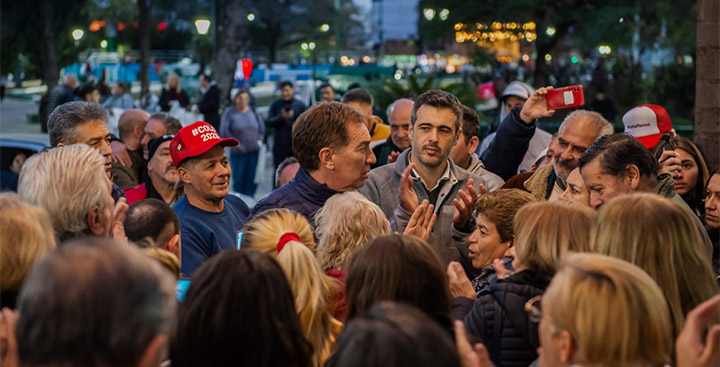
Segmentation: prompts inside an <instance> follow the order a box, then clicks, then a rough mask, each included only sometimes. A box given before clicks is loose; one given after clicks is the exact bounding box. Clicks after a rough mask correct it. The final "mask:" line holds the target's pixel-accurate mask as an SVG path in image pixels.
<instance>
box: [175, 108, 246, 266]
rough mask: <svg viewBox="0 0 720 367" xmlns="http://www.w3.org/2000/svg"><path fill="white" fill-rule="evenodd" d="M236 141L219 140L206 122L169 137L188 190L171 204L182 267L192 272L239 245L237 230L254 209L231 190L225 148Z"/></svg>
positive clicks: (235, 143) (215, 132)
mask: <svg viewBox="0 0 720 367" xmlns="http://www.w3.org/2000/svg"><path fill="white" fill-rule="evenodd" d="M235 145H238V141H237V140H235V139H232V138H227V139H221V138H220V136H219V135H218V133H217V131H215V128H213V127H212V125H210V124H208V123H207V122H203V121H198V122H196V123H194V124H192V125H190V126H186V127H184V128H182V129H181V130H180V131H179V132H178V133H177V134H176V135H175V137H174V138H173V140H172V142H170V156H171V157H172V161H173V164H174V165H175V167H176V168H177V170H178V175H179V176H180V179H181V180H182V181H183V183H184V184H185V195H184V196H183V197H181V198H180V199H179V200H178V201H177V203H176V204H175V206H174V207H173V209H174V210H175V213H177V216H178V218H179V219H180V239H181V241H182V266H181V271H182V272H183V274H186V275H188V276H190V275H192V273H193V271H195V269H196V268H198V267H199V266H200V265H202V263H203V262H205V260H207V259H208V258H209V257H210V256H212V255H214V254H216V253H218V252H220V251H222V250H228V249H236V248H237V233H238V231H240V230H241V229H242V227H243V225H245V220H246V219H247V216H248V213H249V212H250V209H248V206H247V205H246V204H245V203H244V202H243V201H242V200H241V199H240V198H238V197H235V196H232V195H228V192H229V185H230V165H229V164H228V158H227V157H226V156H225V150H224V147H226V146H235Z"/></svg>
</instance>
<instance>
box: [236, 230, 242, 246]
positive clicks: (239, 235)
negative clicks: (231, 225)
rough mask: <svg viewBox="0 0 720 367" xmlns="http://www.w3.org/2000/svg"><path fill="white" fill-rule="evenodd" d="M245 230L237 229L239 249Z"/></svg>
mask: <svg viewBox="0 0 720 367" xmlns="http://www.w3.org/2000/svg"><path fill="white" fill-rule="evenodd" d="M242 238H243V231H237V249H238V250H239V249H240V247H241V246H242Z"/></svg>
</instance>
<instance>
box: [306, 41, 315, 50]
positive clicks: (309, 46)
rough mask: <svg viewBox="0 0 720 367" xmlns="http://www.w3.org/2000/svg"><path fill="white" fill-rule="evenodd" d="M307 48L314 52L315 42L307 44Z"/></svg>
mask: <svg viewBox="0 0 720 367" xmlns="http://www.w3.org/2000/svg"><path fill="white" fill-rule="evenodd" d="M308 48H309V49H310V50H314V49H315V42H310V43H308Z"/></svg>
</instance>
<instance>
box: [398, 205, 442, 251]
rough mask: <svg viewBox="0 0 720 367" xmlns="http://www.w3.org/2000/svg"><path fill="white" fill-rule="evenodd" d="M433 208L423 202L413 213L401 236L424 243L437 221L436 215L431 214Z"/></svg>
mask: <svg viewBox="0 0 720 367" xmlns="http://www.w3.org/2000/svg"><path fill="white" fill-rule="evenodd" d="M434 209H435V206H434V205H432V204H430V203H428V201H427V200H423V202H422V204H420V205H418V207H417V208H416V209H415V211H414V212H413V215H412V217H410V221H409V222H408V225H407V227H405V232H404V233H403V234H406V235H411V236H415V237H418V238H420V239H422V240H424V241H427V240H428V239H429V238H430V234H431V233H432V229H433V227H434V226H435V221H436V220H437V214H435V213H433V210H434Z"/></svg>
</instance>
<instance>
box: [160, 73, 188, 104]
mask: <svg viewBox="0 0 720 367" xmlns="http://www.w3.org/2000/svg"><path fill="white" fill-rule="evenodd" d="M172 101H177V103H178V104H179V105H180V107H187V106H188V105H189V104H190V100H189V99H188V97H187V95H186V94H185V91H183V90H182V86H181V85H180V77H179V76H178V75H177V74H175V73H170V74H168V77H167V88H165V89H163V91H162V93H160V102H158V104H159V105H160V109H161V110H162V111H163V112H167V111H170V108H172V106H171V105H170V102H172Z"/></svg>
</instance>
